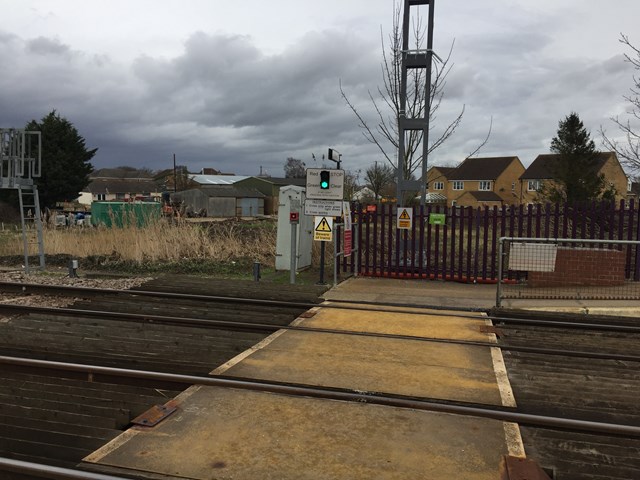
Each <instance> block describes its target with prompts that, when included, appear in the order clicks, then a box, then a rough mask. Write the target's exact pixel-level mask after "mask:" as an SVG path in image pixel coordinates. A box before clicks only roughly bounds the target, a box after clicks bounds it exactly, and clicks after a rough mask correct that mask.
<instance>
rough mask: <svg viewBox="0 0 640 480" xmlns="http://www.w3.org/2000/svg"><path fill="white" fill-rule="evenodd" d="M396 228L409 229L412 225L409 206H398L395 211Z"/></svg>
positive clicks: (411, 211)
mask: <svg viewBox="0 0 640 480" xmlns="http://www.w3.org/2000/svg"><path fill="white" fill-rule="evenodd" d="M396 215H397V217H396V220H397V228H399V229H401V230H411V226H412V225H413V209H412V208H410V207H406V208H405V207H400V208H398V211H397V213H396Z"/></svg>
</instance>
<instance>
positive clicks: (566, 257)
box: [528, 248, 626, 287]
mask: <svg viewBox="0 0 640 480" xmlns="http://www.w3.org/2000/svg"><path fill="white" fill-rule="evenodd" d="M625 260H626V257H625V253H624V252H622V251H619V250H604V249H602V250H600V249H591V248H558V253H557V256H556V268H555V271H554V272H529V281H528V283H529V285H530V286H531V287H573V286H605V287H607V286H612V285H622V284H623V283H624V281H625V278H624V269H625Z"/></svg>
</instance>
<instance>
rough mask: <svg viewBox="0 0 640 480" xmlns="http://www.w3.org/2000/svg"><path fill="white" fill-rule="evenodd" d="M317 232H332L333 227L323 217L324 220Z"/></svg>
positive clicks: (321, 221)
mask: <svg viewBox="0 0 640 480" xmlns="http://www.w3.org/2000/svg"><path fill="white" fill-rule="evenodd" d="M316 232H331V225H329V222H327V219H326V218H325V217H322V220H320V223H319V224H318V226H317V227H316Z"/></svg>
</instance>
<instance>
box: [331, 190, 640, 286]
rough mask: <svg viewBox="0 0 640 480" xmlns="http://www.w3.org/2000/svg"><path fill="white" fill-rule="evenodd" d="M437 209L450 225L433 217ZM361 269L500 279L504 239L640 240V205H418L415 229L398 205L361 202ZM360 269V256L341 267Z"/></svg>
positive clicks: (631, 267)
mask: <svg viewBox="0 0 640 480" xmlns="http://www.w3.org/2000/svg"><path fill="white" fill-rule="evenodd" d="M432 213H439V214H444V215H445V224H444V225H434V224H430V223H429V216H430V215H431V214H432ZM352 214H353V220H354V221H357V222H358V223H357V225H356V226H355V228H358V239H359V246H358V247H359V248H358V250H357V256H358V265H359V272H358V273H359V274H360V275H368V276H378V277H400V278H423V279H443V280H454V281H461V282H495V281H496V278H497V274H498V266H497V263H498V240H499V238H500V237H505V236H509V237H531V238H558V237H563V238H589V239H603V240H604V239H608V240H640V218H639V217H640V209H639V208H638V206H637V205H636V203H635V202H634V201H633V200H631V201H629V202H628V203H625V202H624V201H621V202H620V203H619V204H615V203H613V202H602V203H589V204H584V205H566V204H565V205H559V204H553V205H552V204H545V205H528V206H526V207H524V206H522V205H520V206H517V207H506V206H502V207H500V208H499V207H491V208H490V207H484V208H480V207H479V208H472V207H446V206H439V205H435V206H434V205H426V206H423V207H414V208H413V224H412V228H411V229H410V230H401V229H398V228H396V207H395V205H389V204H378V205H377V206H376V211H375V212H372V211H369V210H368V209H367V206H364V205H355V206H354V209H353V212H352ZM625 248H626V256H627V265H626V275H627V278H629V279H634V280H640V248H639V247H633V246H628V247H625ZM353 270H354V261H353V260H347V259H345V260H343V261H342V271H343V272H351V273H353Z"/></svg>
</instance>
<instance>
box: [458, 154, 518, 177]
mask: <svg viewBox="0 0 640 480" xmlns="http://www.w3.org/2000/svg"><path fill="white" fill-rule="evenodd" d="M514 159H515V160H518V161H520V160H519V159H518V157H516V156H512V157H486V158H481V157H472V158H467V159H466V160H465V161H464V162H462V163H461V164H460V165H458V167H457V168H455V169H454V170H453V171H452V172H451V173H450V174H449V176H448V177H447V178H448V179H449V180H495V179H497V178H498V177H499V176H500V174H501V173H502V172H504V171H505V169H506V168H507V167H508V166H509V165H510V164H511V162H513V161H514Z"/></svg>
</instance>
